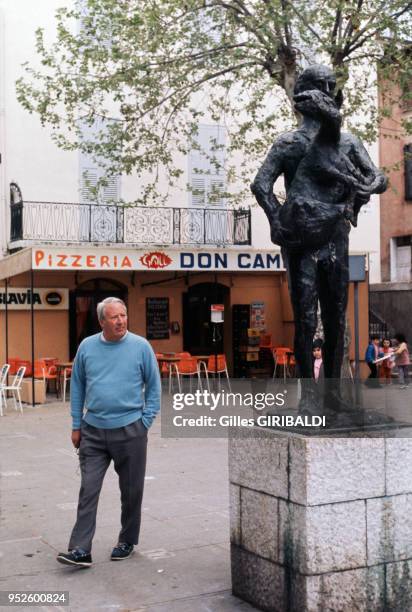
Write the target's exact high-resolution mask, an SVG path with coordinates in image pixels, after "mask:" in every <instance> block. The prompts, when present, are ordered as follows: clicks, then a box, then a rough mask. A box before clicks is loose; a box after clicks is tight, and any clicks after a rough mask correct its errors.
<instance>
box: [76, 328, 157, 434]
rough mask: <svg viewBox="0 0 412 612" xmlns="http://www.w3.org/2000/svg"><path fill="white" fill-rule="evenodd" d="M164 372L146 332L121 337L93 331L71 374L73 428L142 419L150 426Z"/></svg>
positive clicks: (118, 424)
mask: <svg viewBox="0 0 412 612" xmlns="http://www.w3.org/2000/svg"><path fill="white" fill-rule="evenodd" d="M160 395H161V387H160V376H159V368H158V365H157V361H156V357H155V354H154V353H153V350H152V347H151V346H150V344H149V343H148V342H147V340H145V339H144V338H142V337H141V336H136V334H132V333H131V332H128V333H127V335H126V336H125V337H124V338H123V339H122V340H120V341H118V342H106V341H104V340H102V334H95V335H94V336H89V337H88V338H86V339H85V340H83V342H82V343H81V344H80V346H79V348H78V351H77V354H76V358H75V360H74V364H73V371H72V377H71V390H70V396H71V415H72V419H73V429H80V427H81V421H82V418H83V411H84V409H86V414H85V416H84V420H85V421H86V423H88V424H89V425H92V426H93V427H99V428H102V429H112V428H117V427H125V426H126V425H129V424H130V423H133V422H134V421H137V420H138V419H140V418H141V419H142V421H143V424H144V425H145V427H146V428H149V427H150V425H151V424H152V423H153V420H154V418H155V416H156V414H157V412H158V411H159V410H160Z"/></svg>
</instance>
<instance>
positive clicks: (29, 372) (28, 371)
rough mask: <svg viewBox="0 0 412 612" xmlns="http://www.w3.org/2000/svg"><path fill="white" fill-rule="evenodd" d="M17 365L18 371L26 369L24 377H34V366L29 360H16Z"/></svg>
mask: <svg viewBox="0 0 412 612" xmlns="http://www.w3.org/2000/svg"><path fill="white" fill-rule="evenodd" d="M16 365H17V369H18V370H19V369H20V368H25V370H24V376H32V375H33V368H32V365H31V361H29V360H28V359H17V360H16Z"/></svg>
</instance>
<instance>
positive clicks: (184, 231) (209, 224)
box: [10, 201, 251, 246]
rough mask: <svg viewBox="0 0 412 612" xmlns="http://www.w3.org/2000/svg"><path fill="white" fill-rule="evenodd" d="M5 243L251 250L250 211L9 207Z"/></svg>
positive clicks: (24, 204) (59, 205) (40, 204)
mask: <svg viewBox="0 0 412 612" xmlns="http://www.w3.org/2000/svg"><path fill="white" fill-rule="evenodd" d="M10 209H11V231H10V240H11V242H16V241H21V240H35V241H47V242H79V243H96V242H104V243H123V244H158V245H172V244H193V245H203V244H204V245H216V246H225V245H249V244H251V213H250V209H247V208H243V209H225V208H171V207H164V206H161V207H147V206H120V205H119V206H117V205H103V204H76V203H66V202H26V201H24V202H23V201H20V202H16V203H12V204H11V205H10Z"/></svg>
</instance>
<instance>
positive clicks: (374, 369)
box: [365, 335, 380, 387]
mask: <svg viewBox="0 0 412 612" xmlns="http://www.w3.org/2000/svg"><path fill="white" fill-rule="evenodd" d="M379 356H380V352H379V336H376V335H373V336H371V337H370V341H369V344H368V348H367V349H366V353H365V361H366V363H367V364H368V367H369V369H370V374H369V376H368V378H367V380H366V381H365V384H367V385H368V386H370V387H379V379H378V366H377V365H376V363H375V361H376V360H377V359H378V357H379Z"/></svg>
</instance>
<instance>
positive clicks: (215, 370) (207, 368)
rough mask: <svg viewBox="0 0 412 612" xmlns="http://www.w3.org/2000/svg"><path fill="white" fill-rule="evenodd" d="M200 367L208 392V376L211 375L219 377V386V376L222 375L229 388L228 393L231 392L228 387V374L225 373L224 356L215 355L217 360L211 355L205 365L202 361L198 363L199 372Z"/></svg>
mask: <svg viewBox="0 0 412 612" xmlns="http://www.w3.org/2000/svg"><path fill="white" fill-rule="evenodd" d="M202 366H203V369H204V372H205V376H206V382H207V388H208V389H209V391H210V384H209V374H213V375H214V376H216V375H217V376H218V377H219V384H220V375H221V374H224V375H225V376H226V379H227V386H228V387H229V391H230V392H231V391H232V389H231V387H230V379H229V372H228V371H227V364H226V357H225V355H217V359H216V356H215V355H211V356H210V357H209V359H208V360H207V364H206V363H205V362H204V361H201V362H200V363H199V370H200V369H201V367H202Z"/></svg>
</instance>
